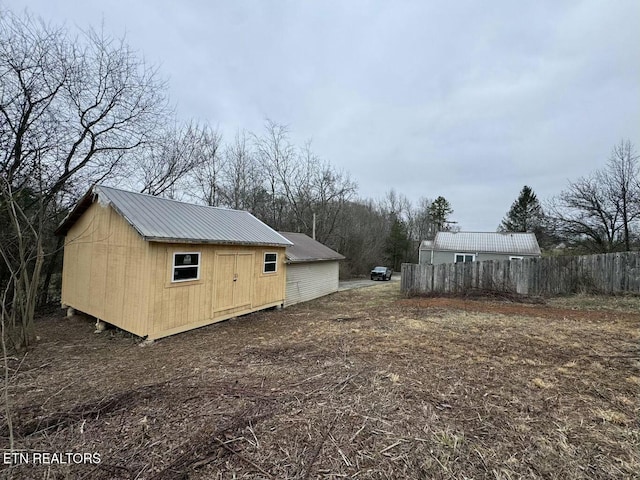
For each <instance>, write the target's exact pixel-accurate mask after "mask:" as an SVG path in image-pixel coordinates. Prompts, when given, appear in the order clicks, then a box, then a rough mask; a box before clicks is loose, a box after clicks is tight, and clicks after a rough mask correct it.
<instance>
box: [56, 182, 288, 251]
mask: <svg viewBox="0 0 640 480" xmlns="http://www.w3.org/2000/svg"><path fill="white" fill-rule="evenodd" d="M96 200H97V201H98V202H100V203H103V204H109V205H111V207H113V209H114V210H115V211H116V212H118V213H119V214H120V215H121V216H122V217H123V218H124V219H125V220H126V221H127V222H128V223H129V224H130V225H131V226H132V227H133V228H134V229H135V230H136V231H137V232H138V233H139V234H140V235H141V236H142V237H143V238H144V239H145V240H149V241H157V242H188V243H217V244H236V245H272V246H289V245H291V242H289V240H287V239H286V238H284V237H283V236H282V235H280V234H279V233H278V232H276V231H275V230H273V229H272V228H271V227H269V226H268V225H266V224H265V223H263V222H261V221H260V220H258V219H257V218H256V217H254V216H253V215H251V214H250V213H249V212H245V211H242V210H230V209H226V208H217V207H207V206H204V205H194V204H191V203H184V202H178V201H175V200H169V199H166V198H161V197H154V196H152V195H145V194H142V193H134V192H128V191H125V190H119V189H117V188H112V187H105V186H102V185H99V186H95V187H94V188H93V191H92V195H90V194H87V195H85V197H84V198H83V199H82V200H81V201H80V202H79V204H78V205H77V206H76V208H75V209H74V210H73V211H72V212H71V213H70V214H69V216H68V217H67V219H65V220H64V221H63V222H62V224H61V225H60V227H59V228H58V231H57V233H60V234H66V232H67V231H68V230H69V228H71V226H72V225H73V223H75V221H76V220H77V218H78V217H79V216H80V215H81V214H82V213H83V212H84V211H85V210H86V209H87V208H89V205H90V204H91V203H93V202H95V201H96ZM78 210H79V211H78Z"/></svg>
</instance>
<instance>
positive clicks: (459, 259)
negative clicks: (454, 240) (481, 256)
mask: <svg viewBox="0 0 640 480" xmlns="http://www.w3.org/2000/svg"><path fill="white" fill-rule="evenodd" d="M475 259H476V256H475V255H474V254H472V253H456V256H455V262H456V263H466V262H473V261H474V260H475Z"/></svg>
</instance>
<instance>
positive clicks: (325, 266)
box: [280, 232, 344, 306]
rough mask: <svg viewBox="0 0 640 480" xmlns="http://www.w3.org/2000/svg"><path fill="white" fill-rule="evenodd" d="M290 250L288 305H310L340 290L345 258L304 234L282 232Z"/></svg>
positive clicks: (288, 257)
mask: <svg viewBox="0 0 640 480" xmlns="http://www.w3.org/2000/svg"><path fill="white" fill-rule="evenodd" d="M280 234H281V235H282V236H283V237H285V238H286V239H287V240H289V241H290V242H291V243H292V244H293V245H290V246H288V247H287V249H286V252H285V255H286V263H287V288H286V296H285V306H289V305H294V304H296V303H300V302H307V301H309V300H313V299H314V298H318V297H322V296H324V295H328V294H330V293H333V292H337V291H338V282H339V271H340V267H339V262H340V260H343V259H344V257H343V256H342V255H340V254H339V253H338V252H336V251H334V250H332V249H330V248H329V247H327V246H326V245H323V244H322V243H320V242H318V241H316V240H314V239H312V238H311V237H309V236H307V235H305V234H304V233H290V232H280Z"/></svg>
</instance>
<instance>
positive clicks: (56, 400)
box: [1, 284, 640, 479]
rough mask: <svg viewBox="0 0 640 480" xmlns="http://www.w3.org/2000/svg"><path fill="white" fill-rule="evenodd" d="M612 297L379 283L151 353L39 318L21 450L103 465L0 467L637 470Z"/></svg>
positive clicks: (14, 373) (631, 395) (187, 471)
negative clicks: (546, 297) (412, 293)
mask: <svg viewBox="0 0 640 480" xmlns="http://www.w3.org/2000/svg"><path fill="white" fill-rule="evenodd" d="M615 301H616V300H615V299H605V298H603V297H598V300H597V301H595V300H588V301H584V299H580V298H578V299H573V300H572V299H571V298H568V299H560V300H557V301H556V300H554V301H550V302H548V303H547V304H544V305H543V304H527V303H515V302H511V301H509V302H505V301H501V300H499V299H489V300H487V299H484V300H469V299H455V298H428V299H426V298H416V299H406V298H402V296H401V295H400V293H399V291H398V285H397V284H382V285H377V286H375V287H371V288H366V289H360V290H348V291H344V292H340V293H337V294H334V295H331V296H329V297H325V298H323V299H319V300H316V301H313V302H309V303H305V304H301V305H297V306H294V307H290V308H288V309H285V310H283V311H270V312H261V313H257V314H252V315H248V316H246V317H242V318H238V319H234V320H231V321H228V322H223V323H219V324H216V325H212V326H209V327H205V328H202V329H199V330H196V331H192V332H188V333H185V334H181V335H177V336H174V337H170V338H166V339H163V340H161V341H158V342H156V343H155V344H153V345H151V346H149V347H147V348H139V347H138V346H137V342H138V340H137V339H136V338H134V337H132V336H130V335H128V334H124V333H121V332H117V331H115V330H110V331H107V332H105V333H103V334H100V335H94V334H93V325H92V324H91V322H90V321H89V320H86V319H83V318H80V317H75V318H73V319H66V318H63V317H62V315H58V316H51V317H49V318H43V319H41V320H40V321H39V322H38V323H37V329H38V335H39V336H40V337H41V338H42V340H41V341H40V343H39V345H38V346H37V348H35V349H34V350H32V351H31V352H29V353H28V355H27V356H26V357H25V358H15V359H13V360H11V362H10V372H9V375H10V378H11V381H10V385H9V395H10V400H11V405H12V418H13V424H14V432H15V434H16V447H17V448H19V449H22V451H24V452H30V453H32V452H97V453H99V454H100V460H101V461H100V463H94V464H83V465H75V464H70V465H69V464H66V465H32V464H29V465H18V466H9V465H6V464H5V465H3V466H2V467H1V468H3V470H2V472H1V474H2V475H4V476H5V477H7V478H51V479H56V478H74V479H75V478H87V479H89V478H91V479H93V478H98V479H101V478H102V479H107V478H118V479H119V478H124V479H127V478H130V479H169V478H171V479H174V478H184V479H186V478H189V479H209V478H214V479H223V478H296V479H309V478H389V479H391V478H393V479H397V478H436V479H438V478H442V479H445V478H446V479H451V478H456V479H457V478H459V479H462V478H495V479H509V478H511V479H512V478H558V479H560V478H562V479H578V478H595V479H604V478H638V477H637V472H638V471H640V459H639V457H638V453H637V452H638V451H639V450H638V447H639V446H640V445H639V443H640V426H639V424H638V415H639V412H640V406H639V404H638V391H639V385H640V380H638V379H639V378H640V374H639V372H638V367H639V365H640V359H639V358H638V340H639V339H640V338H639V335H638V332H639V329H638V327H639V326H640V315H639V314H638V310H637V309H636V310H634V309H633V300H625V301H624V303H623V305H621V306H620V304H618V306H616V304H615ZM618 301H619V299H618ZM594 306H597V307H598V308H593V307H594ZM639 306H640V305H639ZM4 420H5V419H3V424H6V422H5V421H4ZM1 434H2V436H3V442H4V445H3V448H5V451H6V448H7V447H8V439H7V431H6V429H5V431H3V432H1Z"/></svg>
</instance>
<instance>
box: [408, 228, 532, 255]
mask: <svg viewBox="0 0 640 480" xmlns="http://www.w3.org/2000/svg"><path fill="white" fill-rule="evenodd" d="M431 243H432V245H431ZM420 248H421V249H422V250H432V249H433V250H434V251H443V250H444V251H451V252H460V253H466V252H475V253H504V254H516V255H540V254H541V252H540V247H539V246H538V241H537V240H536V236H535V234H534V233H514V232H438V233H436V238H435V239H434V240H433V242H429V241H428V240H425V241H424V242H422V245H421V246H420Z"/></svg>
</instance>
